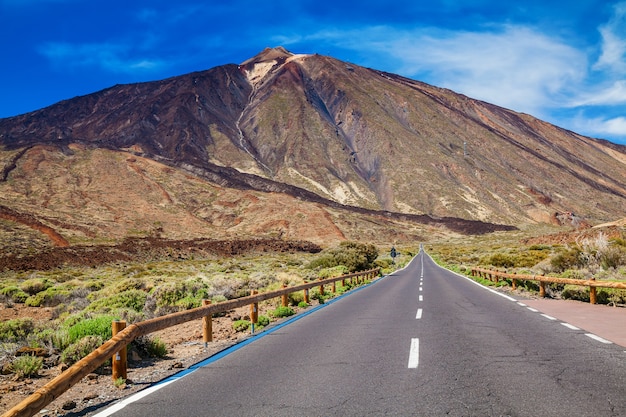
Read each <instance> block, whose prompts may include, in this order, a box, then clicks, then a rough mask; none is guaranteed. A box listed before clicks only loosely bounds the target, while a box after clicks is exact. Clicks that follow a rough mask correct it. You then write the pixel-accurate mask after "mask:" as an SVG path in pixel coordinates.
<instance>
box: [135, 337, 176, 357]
mask: <svg viewBox="0 0 626 417" xmlns="http://www.w3.org/2000/svg"><path fill="white" fill-rule="evenodd" d="M130 348H131V349H136V350H137V353H139V355H140V356H143V357H151V358H164V357H166V356H167V345H166V344H165V342H164V341H162V340H161V339H160V338H158V337H152V336H150V335H145V336H140V337H138V338H136V339H135V340H133V342H132V343H131V345H130Z"/></svg>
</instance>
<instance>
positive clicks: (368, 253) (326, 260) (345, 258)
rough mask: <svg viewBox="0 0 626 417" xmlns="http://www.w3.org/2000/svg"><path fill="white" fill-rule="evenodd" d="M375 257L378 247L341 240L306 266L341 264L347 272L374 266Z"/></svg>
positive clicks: (326, 266)
mask: <svg viewBox="0 0 626 417" xmlns="http://www.w3.org/2000/svg"><path fill="white" fill-rule="evenodd" d="M377 257H378V249H377V248H376V246H374V245H371V244H363V243H358V242H352V241H345V242H341V243H340V244H339V247H338V248H333V249H328V250H326V251H324V252H323V253H322V254H321V255H320V256H319V257H318V258H317V259H314V260H313V261H311V262H310V263H309V265H308V268H309V269H316V268H319V269H323V268H332V267H335V266H338V265H343V266H345V267H346V268H347V269H348V272H357V271H364V270H367V269H371V268H373V267H374V261H375V260H376V258H377Z"/></svg>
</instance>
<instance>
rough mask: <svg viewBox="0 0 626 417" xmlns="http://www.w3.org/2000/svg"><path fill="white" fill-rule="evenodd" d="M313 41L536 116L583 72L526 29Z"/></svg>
mask: <svg viewBox="0 0 626 417" xmlns="http://www.w3.org/2000/svg"><path fill="white" fill-rule="evenodd" d="M315 37H316V38H318V39H324V40H325V41H327V42H330V43H334V44H335V45H337V46H339V47H342V48H347V49H351V50H356V51H359V52H361V53H363V54H366V53H368V54H370V58H369V61H371V63H369V62H368V63H367V65H371V66H373V67H374V68H379V69H383V68H381V64H380V63H381V62H383V63H384V65H386V66H387V68H384V69H386V70H388V71H391V72H396V73H399V74H402V75H405V76H409V77H412V78H418V79H421V80H423V81H426V82H428V83H431V84H435V85H437V86H440V87H447V88H450V89H451V90H454V91H456V92H460V93H463V94H466V95H468V96H470V97H473V98H478V99H481V100H485V101H488V102H491V103H494V104H498V105H500V106H504V107H508V108H511V109H513V110H516V111H523V112H528V113H531V114H535V115H537V114H540V113H541V112H542V109H544V108H546V107H550V106H555V105H559V104H560V103H561V102H562V100H563V95H565V94H566V91H567V90H570V89H571V87H572V86H575V85H578V84H580V82H581V81H582V80H583V79H584V78H585V76H586V73H587V68H588V61H587V56H586V55H585V54H584V53H582V52H581V51H579V50H577V49H575V48H573V47H571V46H569V45H567V44H566V43H565V42H563V41H561V40H559V39H553V38H550V37H548V36H546V35H544V34H542V33H541V32H539V31H536V30H533V29H532V28H528V27H524V26H513V25H503V26H492V27H488V28H484V29H483V30H482V31H476V32H469V31H451V30H439V29H431V28H419V29H414V30H409V31H400V30H395V29H393V28H388V27H371V28H368V29H364V30H356V31H349V32H341V31H325V32H319V33H317V34H316V35H315ZM372 51H374V55H371V54H372ZM365 60H368V58H365Z"/></svg>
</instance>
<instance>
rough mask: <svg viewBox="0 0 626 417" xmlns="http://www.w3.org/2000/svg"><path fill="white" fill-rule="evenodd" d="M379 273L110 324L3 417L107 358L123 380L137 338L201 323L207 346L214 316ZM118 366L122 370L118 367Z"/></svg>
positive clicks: (24, 410) (42, 401)
mask: <svg viewBox="0 0 626 417" xmlns="http://www.w3.org/2000/svg"><path fill="white" fill-rule="evenodd" d="M379 273H380V268H375V269H371V270H369V271H363V272H356V273H353V274H348V275H342V276H339V277H334V278H327V279H321V280H318V281H312V282H308V283H304V284H300V285H296V286H294V287H283V288H281V289H280V290H275V291H270V292H266V293H261V294H254V293H253V294H252V295H250V296H247V297H242V298H237V299H234V300H228V301H224V302H221V303H217V304H210V303H205V305H203V306H201V307H197V308H193V309H190V310H185V311H179V312H177V313H172V314H168V315H165V316H161V317H156V318H153V319H150V320H145V321H142V322H138V323H134V324H131V325H130V326H128V327H124V324H123V325H122V326H120V325H119V322H113V324H112V325H113V331H114V336H113V337H112V338H111V339H109V340H107V341H106V342H105V343H103V344H102V345H101V346H100V347H99V348H98V349H96V350H94V351H93V352H91V353H90V354H89V355H87V356H85V357H84V358H83V359H81V360H80V361H78V362H76V363H75V364H74V365H72V366H71V367H69V368H68V369H67V370H65V372H63V373H61V374H60V375H59V376H57V377H56V378H54V379H52V380H51V381H50V382H48V383H47V384H45V385H44V386H42V387H41V388H39V389H38V390H37V391H35V392H34V393H33V394H32V395H30V396H29V397H27V398H25V399H24V400H23V401H22V402H20V403H19V404H17V405H16V406H14V407H13V408H11V409H10V410H8V411H7V412H5V413H4V414H3V415H2V417H31V416H33V415H35V414H36V413H37V412H38V411H40V410H41V409H42V408H43V407H45V406H46V405H48V404H50V403H51V402H52V401H54V400H55V399H56V398H58V397H59V396H60V395H61V394H63V393H64V392H65V391H67V390H68V389H70V388H71V387H72V386H74V385H75V384H77V383H78V382H79V381H80V380H81V379H83V378H84V377H85V376H87V375H88V374H90V373H91V372H93V371H94V370H96V369H97V368H98V367H99V366H100V365H102V364H103V363H104V362H106V361H107V360H108V359H110V358H113V367H114V369H113V378H114V379H116V378H117V377H118V375H122V376H125V375H126V369H125V364H126V358H125V349H126V346H127V345H128V344H129V343H130V342H132V341H133V340H135V339H136V338H137V337H140V336H144V335H147V334H150V333H154V332H156V331H159V330H163V329H166V328H168V327H172V326H176V325H178V324H182V323H186V322H188V321H192V320H197V319H203V335H204V341H205V343H207V342H208V341H211V340H212V335H211V332H210V329H211V328H212V325H211V324H210V323H211V317H212V315H213V314H216V313H223V312H226V311H229V310H232V309H234V308H238V307H244V306H246V305H250V306H251V312H253V308H252V307H253V306H254V309H255V311H258V303H259V302H261V301H264V300H269V299H272V298H277V297H282V304H283V305H286V303H287V295H288V294H291V293H294V292H297V291H304V292H305V293H304V297H305V300H308V296H309V295H308V290H309V289H311V288H313V287H318V286H319V287H320V292H321V293H322V294H323V293H324V285H332V286H333V287H332V291H333V292H335V283H336V282H337V281H342V283H343V285H344V286H345V281H346V280H351V281H353V280H354V279H356V280H357V283H361V282H364V281H365V280H369V279H374V278H375V277H376V276H378V275H379ZM251 318H252V319H254V318H255V315H254V314H251ZM120 327H122V329H120ZM120 364H121V366H122V369H120V367H119V366H120Z"/></svg>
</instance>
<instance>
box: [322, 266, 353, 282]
mask: <svg viewBox="0 0 626 417" xmlns="http://www.w3.org/2000/svg"><path fill="white" fill-rule="evenodd" d="M348 272H349V271H348V267H347V266H345V265H337V266H333V267H330V268H324V269H321V270H320V271H319V272H318V273H317V277H318V278H320V279H325V278H335V277H340V276H342V275H346V274H347V273H348Z"/></svg>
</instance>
